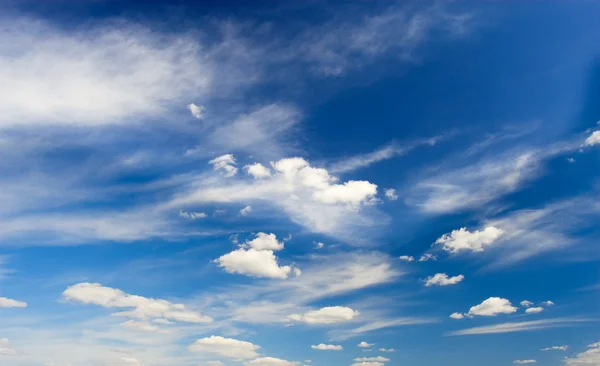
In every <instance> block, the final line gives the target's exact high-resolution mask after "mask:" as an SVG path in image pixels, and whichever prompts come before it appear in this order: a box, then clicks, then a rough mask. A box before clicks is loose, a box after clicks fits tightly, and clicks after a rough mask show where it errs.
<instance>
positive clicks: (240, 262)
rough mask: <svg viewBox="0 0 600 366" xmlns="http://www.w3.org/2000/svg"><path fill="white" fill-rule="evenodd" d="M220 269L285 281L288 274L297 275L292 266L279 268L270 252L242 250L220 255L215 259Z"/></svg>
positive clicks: (275, 258)
mask: <svg viewBox="0 0 600 366" xmlns="http://www.w3.org/2000/svg"><path fill="white" fill-rule="evenodd" d="M215 262H216V263H218V264H219V266H220V267H222V268H224V269H225V271H227V272H229V273H238V274H243V275H247V276H252V277H267V278H281V279H286V278H288V276H289V275H290V273H292V272H294V273H296V275H297V274H298V273H299V272H298V271H297V270H296V268H294V267H292V266H280V265H279V264H278V263H277V257H276V256H275V254H273V251H272V250H256V249H252V248H250V249H243V248H240V249H238V250H234V251H233V252H230V253H227V254H225V255H222V256H221V257H219V258H217V259H215Z"/></svg>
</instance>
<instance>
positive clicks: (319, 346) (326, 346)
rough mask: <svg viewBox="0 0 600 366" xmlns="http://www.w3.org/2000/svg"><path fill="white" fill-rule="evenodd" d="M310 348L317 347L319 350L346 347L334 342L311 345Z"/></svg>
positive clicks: (333, 349)
mask: <svg viewBox="0 0 600 366" xmlns="http://www.w3.org/2000/svg"><path fill="white" fill-rule="evenodd" d="M310 348H312V349H316V350H318V351H341V350H343V349H344V347H342V346H339V345H334V344H324V343H321V344H318V345H316V346H314V345H313V346H310Z"/></svg>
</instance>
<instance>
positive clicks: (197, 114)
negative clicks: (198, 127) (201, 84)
mask: <svg viewBox="0 0 600 366" xmlns="http://www.w3.org/2000/svg"><path fill="white" fill-rule="evenodd" d="M187 109H188V110H189V111H190V113H191V114H192V116H194V118H196V119H203V118H204V111H205V110H206V107H205V106H203V105H196V104H194V103H190V104H188V105H187Z"/></svg>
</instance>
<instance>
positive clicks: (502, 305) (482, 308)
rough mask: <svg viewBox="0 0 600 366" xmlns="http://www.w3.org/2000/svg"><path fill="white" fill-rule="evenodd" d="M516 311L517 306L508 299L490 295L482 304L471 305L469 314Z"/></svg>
mask: <svg viewBox="0 0 600 366" xmlns="http://www.w3.org/2000/svg"><path fill="white" fill-rule="evenodd" d="M516 311H517V308H516V307H514V306H512V304H511V303H510V301H508V300H507V299H503V298H500V297H490V298H488V299H487V300H484V301H483V302H482V303H481V304H479V305H475V306H473V307H471V309H469V312H468V315H479V316H496V315H498V314H512V313H514V312H516Z"/></svg>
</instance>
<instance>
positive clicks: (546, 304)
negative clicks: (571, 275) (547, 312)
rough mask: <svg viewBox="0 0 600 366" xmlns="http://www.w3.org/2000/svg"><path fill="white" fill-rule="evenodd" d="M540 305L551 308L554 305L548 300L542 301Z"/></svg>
mask: <svg viewBox="0 0 600 366" xmlns="http://www.w3.org/2000/svg"><path fill="white" fill-rule="evenodd" d="M542 305H543V306H552V305H554V303H553V302H552V301H550V300H548V301H542Z"/></svg>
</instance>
